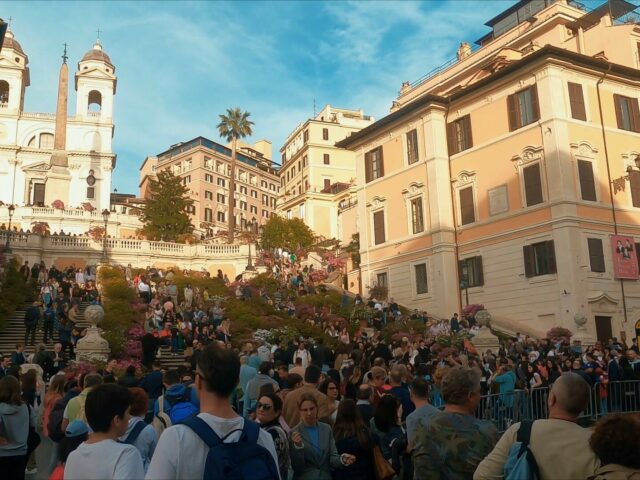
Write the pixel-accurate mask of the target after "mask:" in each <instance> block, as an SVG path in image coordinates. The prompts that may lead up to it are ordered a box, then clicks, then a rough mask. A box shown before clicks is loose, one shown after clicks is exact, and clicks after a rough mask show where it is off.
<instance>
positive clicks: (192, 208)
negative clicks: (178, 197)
mask: <svg viewBox="0 0 640 480" xmlns="http://www.w3.org/2000/svg"><path fill="white" fill-rule="evenodd" d="M187 213H191V214H193V215H195V214H196V206H195V205H190V206H188V207H187Z"/></svg>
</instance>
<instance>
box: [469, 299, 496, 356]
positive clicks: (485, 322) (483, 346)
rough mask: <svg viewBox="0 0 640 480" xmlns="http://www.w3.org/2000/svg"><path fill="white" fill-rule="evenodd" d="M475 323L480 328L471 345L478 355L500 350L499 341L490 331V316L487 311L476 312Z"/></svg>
mask: <svg viewBox="0 0 640 480" xmlns="http://www.w3.org/2000/svg"><path fill="white" fill-rule="evenodd" d="M476 321H477V322H478V325H479V326H480V330H478V333H477V334H476V335H475V336H474V337H473V338H472V339H471V343H472V344H473V346H474V347H475V348H476V350H477V351H478V355H483V354H484V353H485V352H486V351H487V350H491V352H492V353H494V354H495V353H497V351H498V349H499V348H500V340H499V339H498V337H497V336H496V335H494V334H493V332H492V331H491V314H490V313H489V311H488V310H478V311H477V312H476Z"/></svg>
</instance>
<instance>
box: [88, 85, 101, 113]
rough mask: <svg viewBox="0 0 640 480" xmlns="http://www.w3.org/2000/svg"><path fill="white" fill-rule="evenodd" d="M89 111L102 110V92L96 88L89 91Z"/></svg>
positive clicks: (98, 111) (96, 111)
mask: <svg viewBox="0 0 640 480" xmlns="http://www.w3.org/2000/svg"><path fill="white" fill-rule="evenodd" d="M88 108H89V113H100V110H102V94H101V93H100V92H99V91H97V90H91V91H90V92H89V107H88Z"/></svg>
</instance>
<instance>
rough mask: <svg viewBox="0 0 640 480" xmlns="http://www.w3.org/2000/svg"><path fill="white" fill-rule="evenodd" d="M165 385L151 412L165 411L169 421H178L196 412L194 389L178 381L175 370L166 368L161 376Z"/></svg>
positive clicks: (196, 398)
mask: <svg viewBox="0 0 640 480" xmlns="http://www.w3.org/2000/svg"><path fill="white" fill-rule="evenodd" d="M162 382H163V384H164V387H165V389H166V390H165V392H164V395H161V396H160V397H158V399H157V400H156V402H155V405H154V407H153V414H154V416H155V415H158V414H159V413H160V412H161V411H163V412H164V413H166V414H167V415H168V416H169V419H170V420H171V423H172V424H173V423H177V422H180V421H182V420H184V419H186V418H188V417H192V416H195V415H196V414H197V413H198V397H197V395H196V392H195V389H194V388H192V387H191V386H189V387H187V386H185V385H184V384H182V383H180V374H179V373H178V371H177V370H168V371H166V372H165V373H164V375H163V376H162Z"/></svg>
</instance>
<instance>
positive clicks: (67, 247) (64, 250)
mask: <svg viewBox="0 0 640 480" xmlns="http://www.w3.org/2000/svg"><path fill="white" fill-rule="evenodd" d="M7 234H8V232H7V231H6V230H0V248H2V246H4V245H5V244H6V241H7ZM10 246H11V249H12V251H13V255H16V256H18V257H19V258H20V260H21V261H28V262H29V263H30V264H33V263H35V262H40V261H44V262H45V264H46V265H51V264H56V265H58V266H60V267H63V266H67V265H71V264H75V265H76V266H82V265H86V264H95V263H99V262H101V261H102V260H103V252H104V247H105V246H106V254H107V261H108V262H109V263H112V264H119V265H127V264H131V265H132V266H134V267H139V268H146V267H148V266H156V267H160V268H162V267H168V266H177V267H179V268H181V269H182V268H186V269H191V270H202V269H206V270H209V271H211V272H212V273H214V274H215V273H216V271H217V269H218V268H219V269H221V270H222V271H223V272H224V273H226V274H227V275H229V276H230V277H231V276H233V277H235V276H236V275H238V274H240V273H241V272H243V271H244V269H245V267H246V265H247V257H248V254H249V251H248V247H247V245H237V244H234V245H222V244H215V245H214V244H194V245H188V244H182V243H171V242H152V241H149V240H132V239H124V238H107V239H105V240H94V239H92V238H89V237H73V236H58V235H49V236H41V235H36V234H27V233H18V232H12V233H11V235H10ZM252 253H253V254H254V255H255V248H252Z"/></svg>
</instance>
